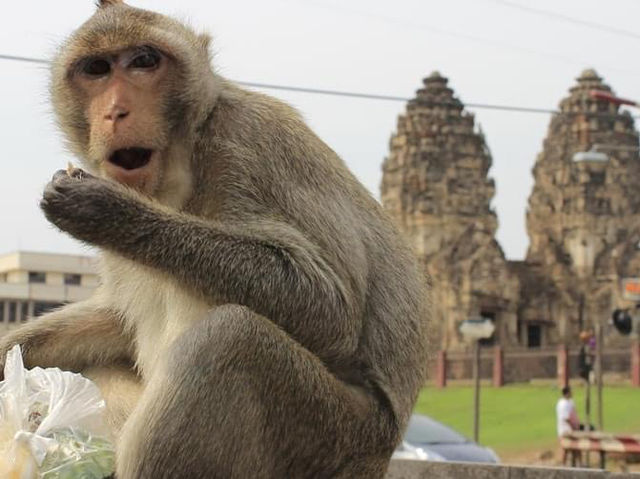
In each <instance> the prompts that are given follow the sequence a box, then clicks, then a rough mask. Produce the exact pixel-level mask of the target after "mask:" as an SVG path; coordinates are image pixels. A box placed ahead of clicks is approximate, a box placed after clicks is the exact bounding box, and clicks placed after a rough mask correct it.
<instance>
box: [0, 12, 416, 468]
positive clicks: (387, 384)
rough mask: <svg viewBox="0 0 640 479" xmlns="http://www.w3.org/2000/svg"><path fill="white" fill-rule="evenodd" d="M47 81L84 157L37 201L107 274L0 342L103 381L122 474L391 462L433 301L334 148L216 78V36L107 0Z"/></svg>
mask: <svg viewBox="0 0 640 479" xmlns="http://www.w3.org/2000/svg"><path fill="white" fill-rule="evenodd" d="M51 94H52V101H53V105H54V109H55V112H56V115H57V118H58V122H59V125H60V127H61V129H62V131H63V132H64V134H65V136H66V139H67V143H68V146H69V148H70V149H71V151H72V152H73V153H74V154H75V155H76V156H77V157H78V158H79V160H80V161H81V163H82V169H79V168H75V167H70V168H69V170H68V171H64V170H62V171H59V172H58V173H56V174H55V175H54V176H53V179H52V181H51V182H50V183H49V185H48V186H47V187H46V189H45V191H44V195H43V198H42V201H41V208H42V210H43V211H44V214H45V215H46V217H47V219H48V220H49V221H50V222H51V223H53V224H54V225H56V226H57V227H58V228H59V229H61V230H62V231H65V232H66V233H68V234H70V235H72V236H73V237H75V238H77V239H78V240H80V241H83V242H85V243H87V244H89V245H94V246H96V247H98V248H99V249H100V251H101V284H100V286H99V287H98V289H97V291H96V292H95V294H94V295H93V296H92V297H91V298H90V299H88V300H86V301H83V302H79V303H75V304H70V305H68V306H65V307H64V308H62V309H60V310H58V311H55V312H52V313H50V314H47V315H45V316H43V317H41V318H39V319H36V320H33V321H31V322H29V323H27V324H26V325H25V326H23V327H22V328H21V329H19V330H18V331H16V332H14V333H11V334H9V335H8V336H6V337H5V338H3V341H2V344H1V345H0V346H1V348H0V355H4V354H5V353H6V350H7V349H8V348H9V347H11V346H12V345H13V344H21V345H22V348H23V352H24V359H25V363H26V365H27V366H29V367H33V366H43V367H47V366H57V367H61V368H64V369H69V370H73V371H80V372H87V374H89V375H90V376H91V372H92V371H93V372H94V373H95V374H96V376H98V377H101V378H102V379H100V380H99V381H98V384H99V385H100V387H101V388H102V390H103V392H104V394H105V397H106V401H107V404H108V406H109V408H110V410H112V411H115V413H114V414H115V416H116V417H118V418H120V421H121V422H124V424H123V425H122V427H121V428H120V427H119V425H117V424H115V423H114V424H115V425H114V431H115V432H116V434H117V454H116V477H117V478H119V479H134V478H150V479H155V478H165V477H166V478H224V479H227V478H242V479H245V478H306V477H308V478H356V477H362V478H379V477H383V475H384V473H385V471H386V468H387V465H388V462H389V459H390V456H391V454H392V452H393V450H394V448H395V446H396V444H397V443H398V441H399V440H400V438H401V435H402V433H403V430H404V428H405V426H406V424H407V421H408V419H409V416H410V414H411V411H412V408H413V405H414V402H415V399H416V396H417V393H418V390H419V388H420V387H421V385H422V384H423V380H424V369H425V361H426V349H427V344H426V330H427V319H428V309H427V303H426V301H425V296H424V295H425V287H424V284H423V281H422V279H421V274H420V272H419V270H418V266H417V264H416V261H415V260H414V259H413V258H412V256H411V254H410V252H409V251H408V249H407V248H406V246H405V245H404V243H403V241H402V240H401V239H400V237H399V235H398V233H397V232H396V231H395V229H394V228H393V227H392V226H391V224H390V221H389V220H388V219H387V218H386V217H385V215H384V213H383V212H382V210H381V208H380V206H379V204H378V203H377V202H376V201H375V200H374V199H373V198H372V197H371V196H370V195H369V194H368V193H367V191H366V190H365V188H364V187H363V186H362V185H361V184H360V183H359V182H358V181H357V180H356V179H355V178H354V176H353V175H352V174H351V173H350V172H349V171H348V170H347V168H346V166H345V165H344V163H343V162H342V160H341V159H339V158H338V156H337V155H336V154H335V153H334V152H333V151H332V150H331V149H330V148H329V147H328V146H326V145H325V144H324V143H323V142H322V141H321V140H320V139H319V138H318V137H317V136H316V135H315V134H314V133H313V132H311V130H310V129H309V128H308V127H307V126H306V125H305V123H304V122H303V121H302V120H301V119H300V117H299V115H298V114H297V113H296V112H295V111H294V110H292V109H291V108H290V107H289V106H287V105H285V104H283V103H281V102H280V101H277V100H275V99H273V98H270V97H268V96H265V95H262V94H259V93H255V92H250V91H246V90H243V89H241V88H239V87H238V86H236V85H234V84H233V83H231V82H229V81H227V80H225V79H224V78H222V77H221V76H219V75H218V74H216V73H215V72H214V71H213V70H212V67H211V61H210V55H209V37H208V36H206V35H201V34H197V33H195V32H194V31H193V30H192V29H190V28H189V27H187V26H185V25H183V24H181V23H178V22H177V21H175V20H173V19H171V18H168V17H166V16H163V15H160V14H156V13H152V12H149V11H144V10H140V9H136V8H133V7H130V6H128V5H125V4H124V3H122V2H120V1H116V0H110V1H106V0H103V1H101V2H99V6H98V10H97V12H96V13H95V14H94V15H93V16H92V17H91V18H90V19H89V20H88V21H87V22H86V23H85V24H84V25H82V26H81V27H80V28H79V29H78V30H77V31H76V32H75V33H74V34H73V35H72V36H71V37H70V38H69V40H68V41H67V42H66V44H65V45H64V46H63V47H62V48H61V49H60V52H59V54H58V55H57V57H56V59H55V61H54V63H53V68H52V81H51ZM0 360H2V356H0ZM123 385H124V386H123ZM138 385H139V386H138ZM136 388H138V389H136ZM123 390H124V391H125V392H124V393H122V394H121V391H123ZM132 391H133V394H134V395H135V396H136V397H135V399H133V400H132V399H131V397H129V396H127V394H129V393H131V392H132ZM130 409H132V410H131V411H130ZM115 422H117V420H116V421H115Z"/></svg>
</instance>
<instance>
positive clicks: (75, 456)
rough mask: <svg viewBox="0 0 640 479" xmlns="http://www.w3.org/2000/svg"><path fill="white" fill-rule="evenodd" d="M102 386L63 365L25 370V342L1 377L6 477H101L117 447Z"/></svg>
mask: <svg viewBox="0 0 640 479" xmlns="http://www.w3.org/2000/svg"><path fill="white" fill-rule="evenodd" d="M104 413H105V403H104V400H103V399H102V397H101V395H100V391H99V390H98V388H97V386H96V385H95V384H93V383H92V382H91V381H89V380H88V379H87V378H84V377H83V376H81V375H80V374H75V373H71V372H68V371H61V370H60V369H58V368H48V369H42V368H34V369H31V370H26V369H24V366H23V363H22V356H21V353H20V346H14V347H13V348H12V349H11V351H9V353H8V354H7V359H6V363H5V368H4V381H2V382H0V477H2V478H5V477H6V478H15V479H34V478H43V479H66V478H73V477H82V478H86V479H94V478H95V479H101V478H103V477H106V476H109V475H110V474H111V473H113V470H114V458H115V456H114V448H113V444H112V442H111V440H110V437H109V430H108V428H107V426H106V424H105V422H104Z"/></svg>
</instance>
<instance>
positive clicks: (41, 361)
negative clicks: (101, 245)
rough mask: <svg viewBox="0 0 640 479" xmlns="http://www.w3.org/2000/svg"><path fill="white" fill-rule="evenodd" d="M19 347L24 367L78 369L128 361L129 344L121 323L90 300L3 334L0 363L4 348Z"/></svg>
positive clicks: (1, 363) (129, 358) (0, 342)
mask: <svg viewBox="0 0 640 479" xmlns="http://www.w3.org/2000/svg"><path fill="white" fill-rule="evenodd" d="M16 344H20V345H21V347H22V355H23V358H24V363H25V365H26V366H27V367H34V366H42V367H50V366H57V367H59V368H61V369H66V370H71V371H80V370H81V369H83V368H85V367H87V366H92V365H101V364H110V363H115V362H119V361H127V360H131V357H132V355H131V352H130V348H131V346H132V343H131V342H130V340H129V339H128V338H127V336H126V335H125V334H124V332H123V330H122V326H121V322H120V321H119V320H118V319H117V318H116V316H115V315H114V314H113V313H111V312H109V311H108V310H106V309H102V308H100V306H99V305H98V304H97V302H96V301H95V300H93V299H88V300H86V301H81V302H78V303H73V304H70V305H68V306H65V307H63V308H61V309H59V310H57V311H53V312H51V313H48V314H45V315H43V316H41V317H39V318H36V319H32V320H31V321H29V322H28V323H27V324H25V325H24V326H22V327H20V328H19V329H17V330H15V331H12V332H11V333H9V334H7V335H5V336H3V337H2V340H1V341H0V366H1V365H3V364H4V359H5V355H6V353H7V351H8V350H9V349H11V347H13V346H14V345H16Z"/></svg>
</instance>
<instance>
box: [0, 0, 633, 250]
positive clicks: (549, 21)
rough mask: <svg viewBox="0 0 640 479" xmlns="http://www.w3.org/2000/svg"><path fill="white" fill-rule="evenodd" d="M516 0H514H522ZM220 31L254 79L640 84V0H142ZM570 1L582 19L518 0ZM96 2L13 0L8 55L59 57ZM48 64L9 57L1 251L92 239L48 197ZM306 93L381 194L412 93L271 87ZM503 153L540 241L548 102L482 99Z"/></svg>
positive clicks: (317, 122)
mask: <svg viewBox="0 0 640 479" xmlns="http://www.w3.org/2000/svg"><path fill="white" fill-rule="evenodd" d="M509 3H511V5H509ZM131 4H132V5H134V6H138V7H142V8H154V9H156V10H158V11H161V12H164V13H169V14H172V15H177V16H178V17H179V18H181V19H184V20H188V21H189V22H190V23H191V24H192V25H194V26H196V27H197V28H199V29H205V30H207V31H209V32H210V33H211V34H212V35H213V37H214V43H213V45H214V51H215V58H214V63H215V67H216V68H217V69H218V71H219V72H221V73H222V74H224V75H225V76H227V77H229V78H232V79H235V80H243V81H250V82H261V83H272V84H282V85H295V86H305V87H314V88H323V89H336V90H346V91H355V92H362V93H374V94H387V95H395V96H402V97H411V96H413V95H414V92H415V90H416V89H417V88H419V87H420V86H421V81H422V78H423V77H425V76H427V75H428V74H429V73H430V72H431V71H433V70H438V71H440V72H441V73H442V74H443V75H445V76H447V77H449V79H450V85H451V86H452V87H453V88H454V90H455V91H456V94H457V95H458V97H459V98H460V99H461V100H462V101H463V102H469V103H493V104H504V105H519V106H528V107H538V108H555V107H556V106H557V104H558V102H559V100H560V99H561V98H562V97H563V96H565V95H566V94H567V90H568V88H569V87H570V86H571V85H572V84H573V83H574V81H575V78H576V77H577V76H578V75H579V73H580V72H581V71H582V70H583V69H584V68H587V67H593V68H596V69H597V71H598V72H599V73H600V75H602V76H604V78H605V80H606V81H607V83H609V84H610V85H611V86H612V87H613V89H614V91H615V92H616V93H617V94H619V95H621V96H625V97H631V98H635V99H640V63H639V62H638V60H637V59H638V58H640V32H639V33H638V34H637V35H636V34H634V33H632V32H635V31H638V29H637V25H638V19H640V2H638V1H634V0H610V1H608V2H606V3H605V2H602V1H598V0H536V1H535V2H534V1H533V0H530V1H525V0H510V1H509V2H504V1H498V0H446V1H443V0H441V1H436V0H395V1H393V2H392V1H377V0H348V1H347V0H343V1H339V0H267V1H265V0H262V1H258V0H235V1H233V2H230V1H225V2H222V1H217V0H209V1H205V0H181V1H180V2H176V1H168V0H164V1H163V0H155V1H151V0H148V1H143V0H139V1H138V0H132V1H131ZM513 4H515V5H516V6H517V5H520V6H525V7H529V8H535V9H540V10H547V11H551V12H555V13H557V14H560V15H564V16H566V17H570V18H572V19H575V20H580V21H585V22H595V23H598V24H602V25H608V26H610V27H613V29H614V30H616V31H615V32H614V31H611V29H610V30H609V31H607V30H606V29H596V28H592V27H588V26H586V25H579V24H576V23H572V22H570V21H566V20H561V19H559V18H556V17H552V16H545V15H541V14H539V13H534V12H531V11H524V10H522V9H517V8H514V7H513ZM93 10H94V6H93V2H92V1H91V0H64V1H51V0H46V1H45V0H30V1H26V2H7V4H6V5H4V6H3V10H2V15H0V54H12V55H21V56H32V57H38V58H50V57H51V55H52V53H53V52H54V51H55V48H56V45H57V44H59V42H60V41H61V40H62V39H63V38H65V36H67V35H68V34H69V33H70V32H71V31H72V30H73V29H74V28H75V27H76V26H78V25H79V24H80V23H81V22H82V21H83V20H85V19H86V18H87V17H88V16H90V15H91V13H92V12H93ZM47 81H48V72H47V70H46V67H44V66H39V65H33V64H26V63H18V62H11V61H0V92H1V93H0V99H1V100H2V108H1V109H0V139H1V140H2V153H1V154H0V158H2V160H0V161H2V163H1V165H2V166H1V169H0V220H1V226H0V253H3V252H7V251H12V250H16V249H28V250H38V251H56V252H68V253H78V252H85V251H87V249H86V248H85V247H83V246H81V245H79V244H78V243H77V242H75V241H74V240H72V239H70V238H68V237H67V236H65V235H64V234H62V233H59V232H57V231H55V230H54V229H53V227H51V226H49V225H48V224H47V222H46V221H45V219H44V217H43V215H42V214H41V213H40V211H39V209H38V207H37V204H38V200H39V198H40V195H41V191H42V188H43V186H44V185H45V184H46V183H47V182H48V180H49V178H50V176H51V174H52V173H53V172H54V171H55V170H57V169H60V168H63V167H64V166H65V165H66V164H67V161H68V160H70V159H72V157H71V156H70V155H69V154H68V153H67V152H65V151H64V149H63V147H62V142H61V139H60V136H59V135H58V133H57V132H56V130H55V127H54V125H53V119H52V115H51V113H50V107H49V103H48V98H47ZM270 93H271V94H272V95H274V96H277V97H279V98H282V99H284V100H286V101H288V102H289V103H291V104H293V105H294V106H295V107H296V108H298V110H300V111H301V113H302V114H303V116H304V117H305V118H306V120H307V121H308V122H309V123H310V125H311V126H312V127H313V128H314V129H315V131H316V132H317V133H318V134H319V135H320V137H322V138H323V139H324V140H325V141H326V142H327V143H328V144H329V145H330V146H331V147H332V148H333V149H334V150H336V151H337V152H338V153H339V154H340V155H341V156H342V157H343V158H344V160H345V161H346V162H347V164H348V165H349V166H350V168H351V169H352V170H353V171H354V172H355V174H356V175H357V177H358V178H359V179H360V180H361V181H362V182H363V183H364V184H365V185H366V186H367V187H368V188H369V190H370V191H371V192H372V193H373V194H374V195H375V196H376V197H379V184H380V179H381V164H382V161H383V159H384V157H385V156H386V155H387V152H388V141H389V137H390V135H391V134H392V132H393V131H394V129H395V125H396V117H397V115H398V114H399V113H401V112H402V111H403V110H404V109H405V105H404V104H403V103H401V102H395V103H394V102H385V101H373V100H362V99H351V98H336V97H328V96H319V95H311V94H304V93H286V92H281V91H271V92H270ZM469 110H470V111H473V112H474V113H475V114H476V121H477V122H479V123H480V124H481V125H482V128H483V130H484V132H485V134H486V138H487V141H488V144H489V147H490V149H491V151H492V155H493V167H492V169H491V172H490V174H491V176H493V177H494V178H495V180H496V185H497V193H496V197H495V198H494V202H493V204H494V206H495V209H496V210H497V213H498V219H499V222H500V227H499V230H498V240H499V241H500V243H501V245H502V247H503V249H504V250H505V253H506V255H507V257H509V258H514V259H518V258H522V257H523V256H524V254H525V252H526V248H527V243H528V240H527V236H526V231H525V223H524V215H525V210H526V204H527V198H528V195H529V193H530V190H531V187H532V177H531V167H532V166H533V163H534V160H535V157H536V155H537V154H538V153H539V151H540V149H541V146H542V140H543V138H544V136H545V134H546V129H547V125H548V122H549V117H548V115H544V114H542V115H541V114H525V113H510V112H502V111H492V110H484V109H473V108H469ZM635 113H636V114H640V111H636V112H635Z"/></svg>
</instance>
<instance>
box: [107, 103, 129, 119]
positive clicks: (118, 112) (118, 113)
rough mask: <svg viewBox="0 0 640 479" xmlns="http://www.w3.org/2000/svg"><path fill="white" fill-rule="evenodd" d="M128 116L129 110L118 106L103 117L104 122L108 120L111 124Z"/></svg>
mask: <svg viewBox="0 0 640 479" xmlns="http://www.w3.org/2000/svg"><path fill="white" fill-rule="evenodd" d="M127 116H129V110H127V109H126V108H123V107H120V106H114V107H113V108H111V110H110V111H109V112H108V113H107V114H106V115H105V116H104V118H105V120H109V121H112V122H114V123H115V122H117V121H119V120H123V119H125V118H126V117H127Z"/></svg>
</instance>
